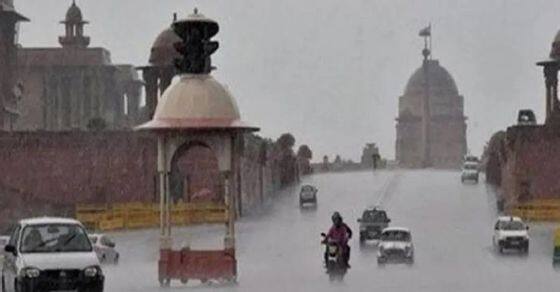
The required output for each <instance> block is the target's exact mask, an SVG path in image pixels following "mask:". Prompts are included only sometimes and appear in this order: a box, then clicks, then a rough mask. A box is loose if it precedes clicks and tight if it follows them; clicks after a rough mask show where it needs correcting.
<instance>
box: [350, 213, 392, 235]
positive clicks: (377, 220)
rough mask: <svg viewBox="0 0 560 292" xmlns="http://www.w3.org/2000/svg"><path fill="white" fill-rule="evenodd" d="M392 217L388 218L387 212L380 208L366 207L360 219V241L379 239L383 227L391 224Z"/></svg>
mask: <svg viewBox="0 0 560 292" xmlns="http://www.w3.org/2000/svg"><path fill="white" fill-rule="evenodd" d="M389 222H391V219H389V218H387V213H386V212H385V211H384V210H381V209H378V208H371V209H366V210H365V211H364V212H363V213H362V217H361V218H359V219H358V223H360V242H361V243H363V242H365V241H366V240H373V239H379V237H380V236H381V232H382V231H383V229H385V228H387V227H388V226H389Z"/></svg>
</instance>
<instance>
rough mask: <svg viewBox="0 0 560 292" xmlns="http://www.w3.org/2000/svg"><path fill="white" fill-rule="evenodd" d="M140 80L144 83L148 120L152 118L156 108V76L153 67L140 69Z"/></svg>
mask: <svg viewBox="0 0 560 292" xmlns="http://www.w3.org/2000/svg"><path fill="white" fill-rule="evenodd" d="M142 78H143V79H144V82H145V83H146V85H145V86H146V87H145V88H146V108H147V111H148V112H147V115H148V118H150V119H151V118H152V117H153V115H154V112H155V110H156V106H157V98H158V82H157V80H158V75H157V72H156V70H155V68H154V67H144V68H142Z"/></svg>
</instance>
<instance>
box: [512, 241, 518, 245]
mask: <svg viewBox="0 0 560 292" xmlns="http://www.w3.org/2000/svg"><path fill="white" fill-rule="evenodd" d="M519 243H520V242H519V241H510V243H509V244H511V245H519Z"/></svg>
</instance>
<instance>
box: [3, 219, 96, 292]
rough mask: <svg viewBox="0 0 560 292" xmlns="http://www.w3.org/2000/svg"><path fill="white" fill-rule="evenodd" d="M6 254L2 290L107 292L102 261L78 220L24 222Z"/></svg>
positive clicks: (12, 239) (14, 233) (8, 245)
mask: <svg viewBox="0 0 560 292" xmlns="http://www.w3.org/2000/svg"><path fill="white" fill-rule="evenodd" d="M4 251H5V256H6V258H5V260H4V263H3V267H2V291H10V292H12V291H13V292H28V291H57V290H58V291H60V290H64V291H67V290H77V291H88V292H90V291H91V292H101V291H103V286H104V281H105V277H104V275H103V272H102V270H101V267H100V265H99V260H98V259H97V256H96V254H95V251H94V250H93V246H92V245H91V242H90V241H89V238H88V236H87V233H86V231H85V229H84V227H83V225H82V224H81V223H80V222H79V221H77V220H74V219H67V218H51V217H43V218H32V219H24V220H21V221H19V223H18V224H17V227H16V228H15V229H14V231H13V233H12V235H11V236H10V241H9V242H8V244H7V245H6V247H5V248H4Z"/></svg>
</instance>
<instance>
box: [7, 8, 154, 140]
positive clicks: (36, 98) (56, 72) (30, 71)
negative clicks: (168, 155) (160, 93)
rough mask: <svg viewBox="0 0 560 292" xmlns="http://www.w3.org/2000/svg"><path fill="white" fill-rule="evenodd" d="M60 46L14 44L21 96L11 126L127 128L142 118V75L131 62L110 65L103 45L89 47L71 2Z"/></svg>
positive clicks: (51, 128)
mask: <svg viewBox="0 0 560 292" xmlns="http://www.w3.org/2000/svg"><path fill="white" fill-rule="evenodd" d="M61 24H63V25H64V27H65V34H64V35H63V36H61V37H59V39H58V41H59V43H60V45H61V47H54V48H19V49H18V50H17V64H18V73H19V74H18V75H19V80H20V82H21V85H22V92H23V93H22V98H21V100H20V101H19V103H18V105H17V110H18V112H19V117H18V118H17V120H16V122H15V125H14V127H13V129H14V130H49V131H66V130H77V129H82V130H84V129H87V128H88V127H102V128H107V129H122V128H130V127H131V126H133V125H135V124H138V123H139V122H140V121H141V113H140V98H141V89H142V84H143V83H142V81H141V80H140V79H139V78H138V76H137V72H136V70H135V68H134V67H133V66H132V65H115V64H113V63H112V62H111V54H110V52H109V51H108V50H107V49H105V48H98V47H97V48H90V47H89V44H90V38H89V37H87V36H86V35H85V32H84V26H85V25H86V24H88V22H87V21H85V20H84V19H83V16H82V11H81V10H80V8H79V7H78V6H77V5H76V3H75V2H72V4H71V6H70V8H69V9H68V11H67V13H66V17H65V19H64V20H63V21H61Z"/></svg>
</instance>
